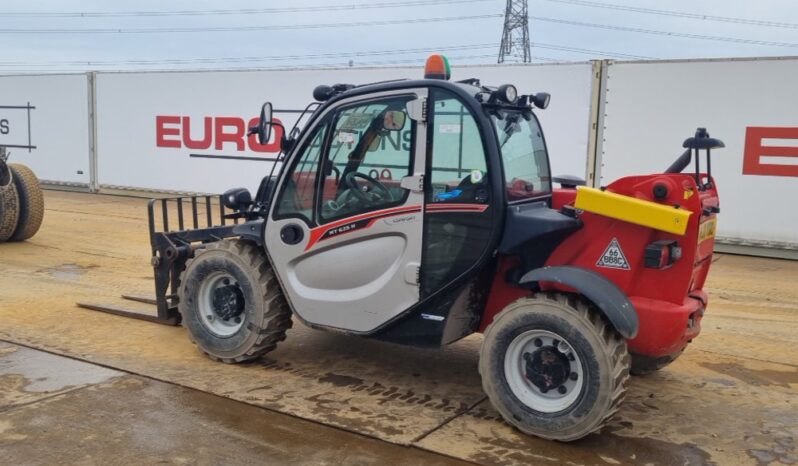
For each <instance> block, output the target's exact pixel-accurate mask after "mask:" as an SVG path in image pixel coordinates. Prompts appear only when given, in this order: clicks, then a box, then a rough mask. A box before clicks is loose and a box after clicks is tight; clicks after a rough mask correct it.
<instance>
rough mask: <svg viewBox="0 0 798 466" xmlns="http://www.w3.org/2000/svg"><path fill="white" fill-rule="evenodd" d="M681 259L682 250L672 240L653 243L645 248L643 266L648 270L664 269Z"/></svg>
mask: <svg viewBox="0 0 798 466" xmlns="http://www.w3.org/2000/svg"><path fill="white" fill-rule="evenodd" d="M681 258H682V248H681V247H679V243H677V242H676V241H675V240H672V239H664V240H660V241H655V242H653V243H651V244H649V245H648V246H646V254H645V265H646V267H648V268H650V269H666V268H668V267H670V266H671V265H673V263H674V262H676V261H677V260H679V259H681Z"/></svg>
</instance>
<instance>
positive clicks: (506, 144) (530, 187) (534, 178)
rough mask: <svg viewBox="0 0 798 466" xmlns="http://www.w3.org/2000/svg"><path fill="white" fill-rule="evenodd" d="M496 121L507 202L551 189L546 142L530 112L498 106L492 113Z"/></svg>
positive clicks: (535, 118) (547, 192) (541, 193)
mask: <svg viewBox="0 0 798 466" xmlns="http://www.w3.org/2000/svg"><path fill="white" fill-rule="evenodd" d="M491 119H492V120H493V122H494V124H495V125H496V133H497V135H498V137H499V147H500V150H501V154H502V165H503V166H504V180H505V183H506V186H505V188H506V191H507V200H508V201H509V202H513V201H522V200H525V199H531V198H536V197H540V196H545V195H548V194H550V193H551V178H550V174H549V159H548V154H547V152H546V142H545V140H544V139H543V131H541V129H540V125H539V124H538V120H537V117H535V115H534V114H533V113H532V112H529V111H527V112H520V111H507V110H499V111H497V112H494V113H493V114H492V116H491Z"/></svg>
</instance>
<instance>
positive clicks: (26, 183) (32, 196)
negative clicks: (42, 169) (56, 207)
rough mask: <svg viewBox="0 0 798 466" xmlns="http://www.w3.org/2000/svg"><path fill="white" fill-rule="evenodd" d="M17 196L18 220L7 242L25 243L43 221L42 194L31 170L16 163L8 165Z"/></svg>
mask: <svg viewBox="0 0 798 466" xmlns="http://www.w3.org/2000/svg"><path fill="white" fill-rule="evenodd" d="M8 167H9V168H10V169H11V173H12V174H13V179H14V186H15V187H16V188H17V194H18V195H19V220H18V221H17V228H16V230H15V231H14V234H13V235H11V238H9V241H25V240H26V239H29V238H31V237H33V235H35V234H36V232H38V231H39V227H41V225H42V219H44V194H43V193H42V188H41V186H39V179H38V178H36V174H34V173H33V170H31V169H30V168H28V167H26V166H25V165H20V164H18V163H12V164H9V165H8Z"/></svg>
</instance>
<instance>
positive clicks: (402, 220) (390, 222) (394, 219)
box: [383, 215, 418, 226]
mask: <svg viewBox="0 0 798 466" xmlns="http://www.w3.org/2000/svg"><path fill="white" fill-rule="evenodd" d="M417 218H418V217H416V216H415V215H408V216H405V217H392V218H386V219H385V220H383V222H385V224H386V225H391V226H393V225H397V224H399V223H406V222H413V221H415V220H416V219H417Z"/></svg>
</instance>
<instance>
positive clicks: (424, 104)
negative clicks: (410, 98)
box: [421, 97, 429, 123]
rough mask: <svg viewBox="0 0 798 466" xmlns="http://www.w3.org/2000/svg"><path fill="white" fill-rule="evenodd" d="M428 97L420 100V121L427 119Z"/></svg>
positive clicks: (424, 121)
mask: <svg viewBox="0 0 798 466" xmlns="http://www.w3.org/2000/svg"><path fill="white" fill-rule="evenodd" d="M428 102H429V99H428V98H427V97H424V100H422V101H421V122H422V123H426V122H427V121H428V120H429V114H428V112H429V105H428V104H427V103H428Z"/></svg>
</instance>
